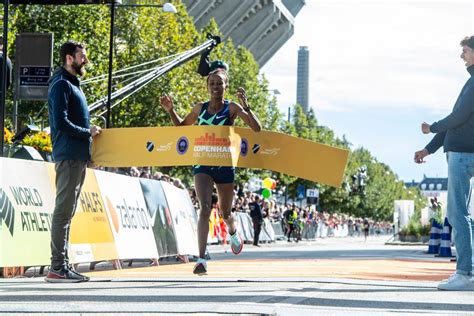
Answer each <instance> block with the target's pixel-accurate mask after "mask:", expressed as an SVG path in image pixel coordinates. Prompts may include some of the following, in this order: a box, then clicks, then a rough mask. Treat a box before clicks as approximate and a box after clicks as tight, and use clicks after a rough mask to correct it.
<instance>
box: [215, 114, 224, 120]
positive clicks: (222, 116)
mask: <svg viewBox="0 0 474 316" xmlns="http://www.w3.org/2000/svg"><path fill="white" fill-rule="evenodd" d="M225 117H226V116H225V115H218V116H216V119H218V120H220V119H221V118H225Z"/></svg>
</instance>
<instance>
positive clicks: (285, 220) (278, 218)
mask: <svg viewBox="0 0 474 316" xmlns="http://www.w3.org/2000/svg"><path fill="white" fill-rule="evenodd" d="M109 171H112V172H116V173H119V174H124V175H128V176H131V177H140V178H147V179H155V180H161V181H166V182H169V183H171V184H173V185H174V186H176V187H178V188H180V189H187V190H188V192H189V195H190V196H191V199H192V201H193V204H194V207H195V208H196V210H199V203H198V201H197V198H196V192H195V190H194V186H191V187H189V188H186V187H185V185H184V184H183V183H182V181H181V180H180V179H179V178H173V177H171V176H169V175H167V174H164V173H162V172H159V171H155V172H153V173H152V170H151V168H150V167H141V168H140V167H130V168H112V169H111V170H109ZM257 192H258V191H257ZM257 192H251V191H249V190H247V189H246V188H245V186H244V185H240V186H238V187H237V188H236V190H235V192H234V194H235V195H234V205H233V208H232V211H233V212H243V213H247V214H250V208H249V203H250V202H252V201H253V200H254V197H255V195H259V196H260V201H261V210H262V215H263V219H264V220H265V221H266V222H267V223H278V224H279V225H281V229H282V231H283V233H284V234H285V236H286V235H287V234H288V232H289V231H290V227H291V225H293V226H294V228H295V229H294V231H295V232H294V233H293V234H292V239H294V240H295V241H298V240H301V239H308V238H311V236H308V235H307V234H305V232H308V231H310V230H311V229H313V230H314V231H317V228H318V227H320V228H321V227H325V229H326V232H325V236H324V237H339V236H341V237H346V236H347V237H357V236H363V235H364V228H366V226H368V234H369V235H376V236H379V235H387V234H393V226H392V224H391V223H390V222H387V221H375V220H372V219H368V218H360V217H354V216H349V215H346V214H339V213H335V212H327V211H325V210H324V209H319V208H317V207H316V206H314V205H313V206H311V205H304V206H298V205H297V204H299V203H297V204H295V203H286V204H285V203H281V202H277V199H275V198H270V199H265V198H263V197H262V196H261V195H260V194H258V193H257ZM292 216H293V218H291V217H292ZM341 232H343V233H342V235H341Z"/></svg>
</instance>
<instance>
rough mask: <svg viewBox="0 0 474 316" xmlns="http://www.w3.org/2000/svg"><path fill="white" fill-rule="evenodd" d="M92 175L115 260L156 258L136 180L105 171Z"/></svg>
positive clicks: (148, 215)
mask: <svg viewBox="0 0 474 316" xmlns="http://www.w3.org/2000/svg"><path fill="white" fill-rule="evenodd" d="M95 174H96V178H97V182H98V184H99V188H100V192H101V194H102V200H103V201H104V202H105V203H104V204H105V208H106V210H107V214H108V216H109V221H110V223H111V224H112V232H113V234H114V239H115V245H116V247H117V251H118V256H119V258H118V259H140V258H158V251H157V247H156V243H155V237H154V235H153V230H152V221H151V218H150V214H149V212H148V210H147V206H146V203H145V199H144V197H143V192H142V189H141V186H140V181H139V179H138V178H132V177H128V176H124V175H120V174H116V173H110V172H105V171H95Z"/></svg>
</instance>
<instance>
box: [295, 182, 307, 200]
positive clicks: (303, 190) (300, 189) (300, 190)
mask: <svg viewBox="0 0 474 316" xmlns="http://www.w3.org/2000/svg"><path fill="white" fill-rule="evenodd" d="M305 193H306V187H305V186H304V185H302V184H299V185H298V186H297V187H296V196H297V198H298V200H302V199H304V196H305Z"/></svg>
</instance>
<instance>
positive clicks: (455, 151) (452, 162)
mask: <svg viewBox="0 0 474 316" xmlns="http://www.w3.org/2000/svg"><path fill="white" fill-rule="evenodd" d="M460 44H461V47H462V54H461V56H460V57H461V58H462V59H463V60H464V61H465V63H466V67H467V71H468V72H469V74H470V75H471V76H470V78H469V79H468V80H467V82H466V84H465V85H464V87H463V88H462V90H461V93H460V95H459V97H458V99H457V100H456V103H455V104H454V108H453V111H452V112H451V113H450V114H449V115H448V116H446V117H445V118H443V119H442V120H440V121H437V122H435V123H433V124H431V125H430V124H427V123H422V124H421V130H422V132H423V134H429V133H435V134H436V135H435V136H434V137H433V139H432V140H431V142H429V143H428V145H426V147H425V148H424V149H422V150H419V151H417V152H415V158H414V159H415V162H416V163H423V162H425V161H424V158H425V157H426V156H428V155H430V154H433V153H434V152H436V151H437V150H438V149H439V148H440V147H441V146H443V148H444V151H445V152H446V157H447V161H448V204H447V217H448V221H449V223H450V224H451V225H452V227H453V237H454V243H455V246H456V254H457V262H456V272H455V273H454V274H453V275H452V276H451V277H450V278H449V279H447V280H444V281H442V282H441V283H440V284H439V285H438V289H440V290H448V291H467V290H474V283H473V279H472V223H471V217H470V215H469V209H468V205H469V199H470V195H471V186H470V181H471V178H472V177H473V176H474V77H473V75H474V36H470V37H466V38H464V39H463V40H462V41H461V43H460Z"/></svg>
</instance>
